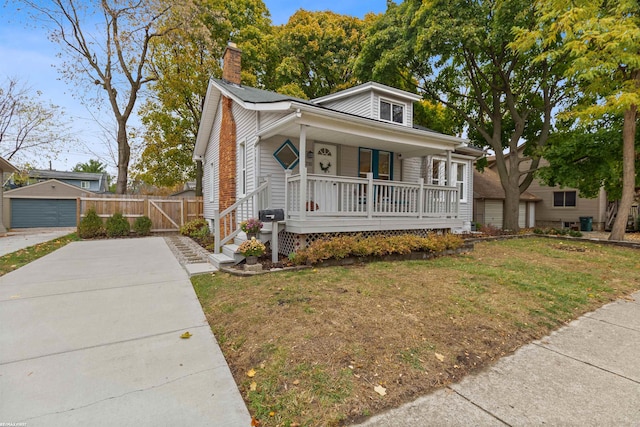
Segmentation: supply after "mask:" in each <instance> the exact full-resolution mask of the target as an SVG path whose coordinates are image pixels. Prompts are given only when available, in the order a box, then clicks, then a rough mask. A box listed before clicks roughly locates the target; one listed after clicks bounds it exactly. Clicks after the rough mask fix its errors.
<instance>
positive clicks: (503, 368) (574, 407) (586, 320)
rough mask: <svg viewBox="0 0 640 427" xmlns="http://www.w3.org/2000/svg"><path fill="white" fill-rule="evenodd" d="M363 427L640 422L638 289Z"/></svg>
mask: <svg viewBox="0 0 640 427" xmlns="http://www.w3.org/2000/svg"><path fill="white" fill-rule="evenodd" d="M634 298H635V301H626V300H625V301H617V302H614V303H612V304H609V305H607V306H605V307H603V308H601V309H599V310H597V311H595V312H593V313H590V314H587V315H585V316H583V317H581V318H580V319H578V320H576V321H574V322H572V323H571V324H569V325H568V326H566V327H564V328H562V329H560V330H559V331H557V332H554V333H552V334H551V335H550V336H549V337H546V338H544V339H542V340H540V341H537V342H535V343H533V344H530V345H527V346H525V347H523V348H521V349H520V350H518V351H517V352H516V353H515V354H513V355H512V356H509V357H506V358H504V359H502V360H500V361H499V362H497V363H496V364H495V365H494V366H493V367H491V368H489V369H488V370H486V371H484V372H482V373H480V374H478V375H475V376H471V377H467V378H465V379H464V380H463V381H461V382H460V383H458V384H454V385H452V386H450V387H448V388H446V389H444V390H440V391H437V392H435V393H432V394H430V395H427V396H424V397H421V398H419V399H418V400H416V401H414V402H411V403H409V404H406V405H404V406H402V407H400V408H398V409H394V410H391V411H388V412H386V413H384V414H381V415H378V416H375V417H373V418H371V419H369V420H368V421H367V422H365V423H363V424H361V426H368V427H373V426H376V427H382V426H389V427H391V426H400V425H402V426H470V425H473V426H530V425H552V426H638V425H640V293H636V294H635V295H634Z"/></svg>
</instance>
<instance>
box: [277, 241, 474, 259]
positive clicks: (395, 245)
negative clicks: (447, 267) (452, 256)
mask: <svg viewBox="0 0 640 427" xmlns="http://www.w3.org/2000/svg"><path fill="white" fill-rule="evenodd" d="M462 244H463V239H462V238H461V237H459V236H457V235H454V234H444V235H435V234H432V235H429V236H427V237H420V236H416V235H413V234H403V235H400V236H383V235H380V236H371V237H363V236H362V235H356V236H340V237H334V238H330V239H321V240H316V241H315V242H313V243H311V244H310V245H309V246H308V247H306V248H304V249H300V250H298V251H297V252H295V253H293V254H291V255H289V260H290V261H291V262H292V263H293V264H296V265H302V264H317V263H318V262H321V261H324V260H328V259H332V258H333V259H342V258H346V257H351V256H354V257H369V256H375V257H382V256H386V255H392V254H408V253H411V252H426V253H436V252H443V251H446V250H449V249H458V248H459V247H461V246H462Z"/></svg>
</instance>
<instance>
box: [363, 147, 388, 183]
mask: <svg viewBox="0 0 640 427" xmlns="http://www.w3.org/2000/svg"><path fill="white" fill-rule="evenodd" d="M392 159H393V153H392V152H390V151H382V150H373V149H370V148H361V149H360V159H359V164H360V166H359V171H360V174H359V176H360V178H366V177H367V173H369V172H373V178H374V179H384V180H387V181H391V180H392V179H393V162H392Z"/></svg>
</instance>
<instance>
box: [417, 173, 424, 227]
mask: <svg viewBox="0 0 640 427" xmlns="http://www.w3.org/2000/svg"><path fill="white" fill-rule="evenodd" d="M418 184H420V192H419V193H418V218H420V219H422V215H423V214H424V178H422V177H421V178H420V179H418Z"/></svg>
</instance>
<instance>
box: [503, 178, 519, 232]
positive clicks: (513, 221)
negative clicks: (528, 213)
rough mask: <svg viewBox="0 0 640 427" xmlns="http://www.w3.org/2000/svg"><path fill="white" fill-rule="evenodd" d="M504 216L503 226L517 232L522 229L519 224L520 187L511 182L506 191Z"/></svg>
mask: <svg viewBox="0 0 640 427" xmlns="http://www.w3.org/2000/svg"><path fill="white" fill-rule="evenodd" d="M504 196H505V197H504V217H503V222H502V228H503V229H504V230H509V231H512V232H514V233H517V232H518V231H519V230H520V225H519V224H518V216H519V210H520V209H519V208H520V188H519V186H518V185H517V183H516V184H515V185H513V183H511V182H509V186H508V187H506V188H505V191H504Z"/></svg>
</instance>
